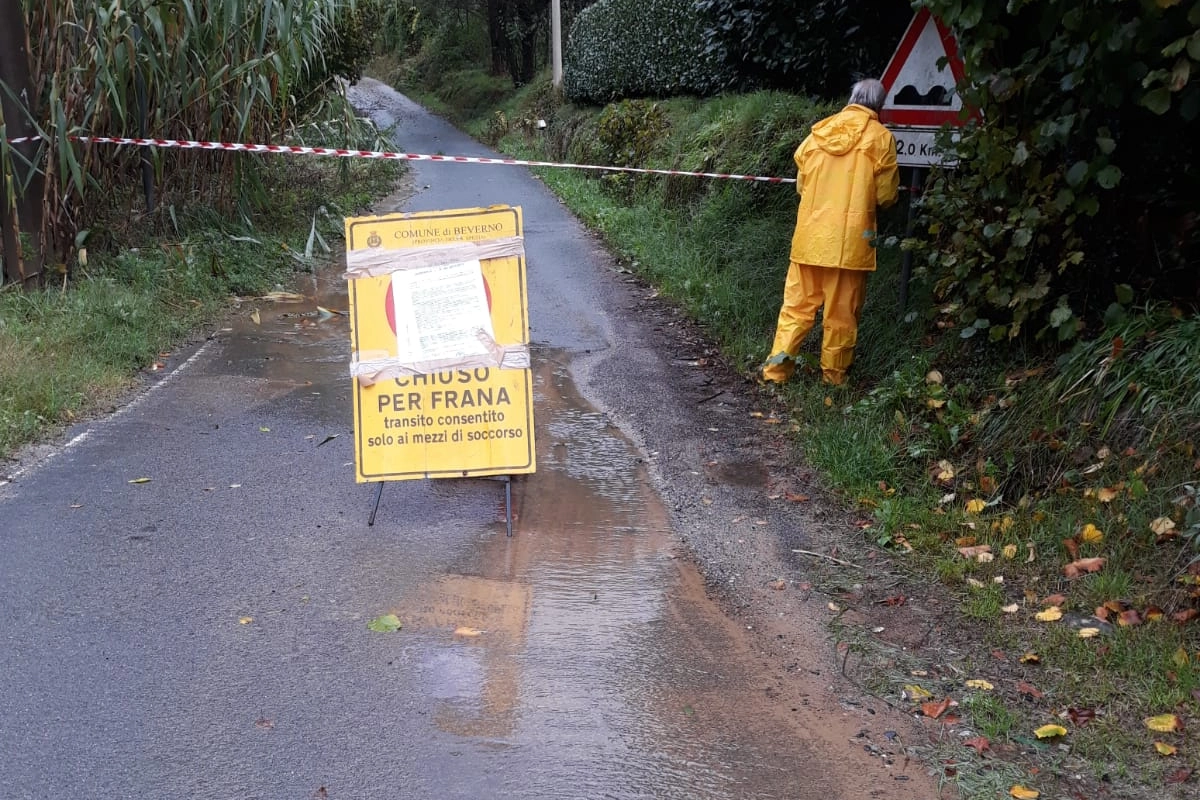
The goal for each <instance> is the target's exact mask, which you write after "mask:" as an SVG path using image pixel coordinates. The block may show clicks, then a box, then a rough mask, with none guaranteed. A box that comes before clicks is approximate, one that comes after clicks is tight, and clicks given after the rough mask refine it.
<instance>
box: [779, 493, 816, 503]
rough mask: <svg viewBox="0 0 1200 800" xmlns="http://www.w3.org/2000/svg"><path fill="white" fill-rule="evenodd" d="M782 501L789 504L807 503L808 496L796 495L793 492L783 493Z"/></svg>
mask: <svg viewBox="0 0 1200 800" xmlns="http://www.w3.org/2000/svg"><path fill="white" fill-rule="evenodd" d="M783 499H784V500H787V501H788V502H789V503H807V502H808V501H809V499H810V498H809V496H808V495H806V494H796V493H795V492H784V493H783Z"/></svg>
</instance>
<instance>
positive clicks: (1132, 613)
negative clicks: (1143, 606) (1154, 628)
mask: <svg viewBox="0 0 1200 800" xmlns="http://www.w3.org/2000/svg"><path fill="white" fill-rule="evenodd" d="M1117 624H1118V625H1120V626H1121V627H1123V628H1131V627H1133V626H1134V625H1141V624H1142V615H1141V614H1139V613H1138V612H1137V609H1134V608H1131V609H1129V610H1128V611H1122V612H1121V615H1120V616H1119V617H1117Z"/></svg>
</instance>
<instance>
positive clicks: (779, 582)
mask: <svg viewBox="0 0 1200 800" xmlns="http://www.w3.org/2000/svg"><path fill="white" fill-rule="evenodd" d="M767 585H768V586H770V587H771V588H772V589H774V590H775V591H777V592H782V591H783V590H784V589H786V588H787V581H785V580H783V579H782V578H776V579H775V580H773V581H771V582H770V583H768V584H767Z"/></svg>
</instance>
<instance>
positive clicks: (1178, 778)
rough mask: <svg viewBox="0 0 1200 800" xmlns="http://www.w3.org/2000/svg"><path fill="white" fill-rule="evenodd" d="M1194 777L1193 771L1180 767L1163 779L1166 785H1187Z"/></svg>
mask: <svg viewBox="0 0 1200 800" xmlns="http://www.w3.org/2000/svg"><path fill="white" fill-rule="evenodd" d="M1190 777H1192V771H1191V770H1190V769H1188V768H1187V767H1180V768H1179V769H1177V770H1175V771H1174V772H1172V773H1171V774H1170V775H1167V776H1166V777H1165V778H1163V781H1164V782H1165V783H1187V780H1188V778H1190Z"/></svg>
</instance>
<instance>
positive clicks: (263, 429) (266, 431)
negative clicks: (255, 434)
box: [258, 425, 271, 433]
mask: <svg viewBox="0 0 1200 800" xmlns="http://www.w3.org/2000/svg"><path fill="white" fill-rule="evenodd" d="M258 430H259V432H260V433H270V432H271V429H270V428H268V427H267V426H266V425H262V426H260V427H259V429H258Z"/></svg>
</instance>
